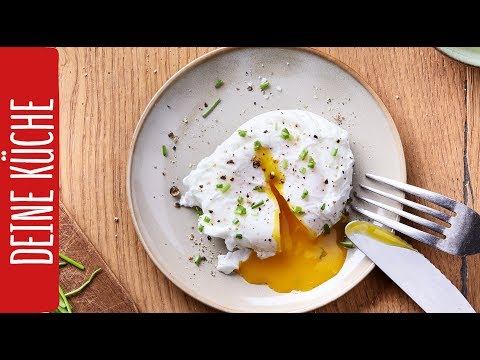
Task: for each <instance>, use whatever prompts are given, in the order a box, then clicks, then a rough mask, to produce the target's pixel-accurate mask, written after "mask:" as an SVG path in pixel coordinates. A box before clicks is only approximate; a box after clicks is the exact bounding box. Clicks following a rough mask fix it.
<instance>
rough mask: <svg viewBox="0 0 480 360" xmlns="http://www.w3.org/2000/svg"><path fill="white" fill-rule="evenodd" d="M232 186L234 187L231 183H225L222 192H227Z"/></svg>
mask: <svg viewBox="0 0 480 360" xmlns="http://www.w3.org/2000/svg"><path fill="white" fill-rule="evenodd" d="M231 187H232V185H231V184H225V185H223V188H222V190H221V191H222V193H224V192H227V191H228V189H230V188H231Z"/></svg>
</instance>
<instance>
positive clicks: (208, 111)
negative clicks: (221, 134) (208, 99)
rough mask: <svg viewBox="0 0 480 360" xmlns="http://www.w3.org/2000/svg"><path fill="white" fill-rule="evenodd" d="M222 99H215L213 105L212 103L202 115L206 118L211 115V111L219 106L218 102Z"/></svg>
mask: <svg viewBox="0 0 480 360" xmlns="http://www.w3.org/2000/svg"><path fill="white" fill-rule="evenodd" d="M220 101H221V100H220V99H217V101H215V102H214V103H213V104H212V105H210V107H209V108H208V109H207V111H205V112H204V113H203V114H202V117H203V118H204V119H205V118H206V117H207V116H208V115H210V113H211V112H212V111H213V109H215V108H216V107H217V105H218V104H220Z"/></svg>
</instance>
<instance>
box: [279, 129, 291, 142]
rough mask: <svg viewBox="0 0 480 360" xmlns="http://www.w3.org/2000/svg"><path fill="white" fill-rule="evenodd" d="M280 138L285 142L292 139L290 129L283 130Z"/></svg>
mask: <svg viewBox="0 0 480 360" xmlns="http://www.w3.org/2000/svg"><path fill="white" fill-rule="evenodd" d="M280 137H281V138H282V139H284V140H288V139H290V132H289V131H288V129H286V128H283V129H282V132H281V134H280Z"/></svg>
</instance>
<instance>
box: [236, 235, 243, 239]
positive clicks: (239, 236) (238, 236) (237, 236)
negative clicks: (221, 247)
mask: <svg viewBox="0 0 480 360" xmlns="http://www.w3.org/2000/svg"><path fill="white" fill-rule="evenodd" d="M235 238H237V239H243V235H242V234H235Z"/></svg>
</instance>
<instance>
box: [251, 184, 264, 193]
mask: <svg viewBox="0 0 480 360" xmlns="http://www.w3.org/2000/svg"><path fill="white" fill-rule="evenodd" d="M253 190H255V191H258V192H264V191H265V190H263V187H261V186H260V185H257V186H255V187H254V188H253Z"/></svg>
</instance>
